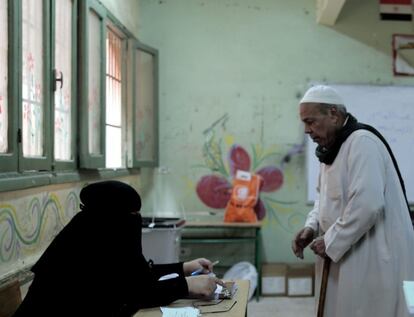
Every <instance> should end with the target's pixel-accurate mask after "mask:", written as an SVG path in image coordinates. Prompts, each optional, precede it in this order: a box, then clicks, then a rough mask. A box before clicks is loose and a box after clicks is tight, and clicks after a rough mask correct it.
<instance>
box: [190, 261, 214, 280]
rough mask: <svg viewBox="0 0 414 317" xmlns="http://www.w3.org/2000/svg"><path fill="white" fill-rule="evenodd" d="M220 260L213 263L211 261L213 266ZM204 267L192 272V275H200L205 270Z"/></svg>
mask: <svg viewBox="0 0 414 317" xmlns="http://www.w3.org/2000/svg"><path fill="white" fill-rule="evenodd" d="M218 263H219V261H218V260H217V261H214V262H213V263H211V266H214V265H216V264H218ZM203 270H204V268H199V269H197V270H195V271H194V272H192V273H191V276H195V275H200V274H201V273H202V272H203Z"/></svg>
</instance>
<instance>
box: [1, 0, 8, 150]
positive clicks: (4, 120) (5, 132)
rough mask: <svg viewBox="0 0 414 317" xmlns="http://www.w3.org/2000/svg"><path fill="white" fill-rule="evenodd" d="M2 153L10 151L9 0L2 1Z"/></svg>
mask: <svg viewBox="0 0 414 317" xmlns="http://www.w3.org/2000/svg"><path fill="white" fill-rule="evenodd" d="M0 29H1V32H0V153H7V152H8V151H7V150H8V146H9V145H8V141H7V138H8V121H9V119H8V106H7V77H8V76H7V70H8V67H7V45H8V27H7V0H1V1H0Z"/></svg>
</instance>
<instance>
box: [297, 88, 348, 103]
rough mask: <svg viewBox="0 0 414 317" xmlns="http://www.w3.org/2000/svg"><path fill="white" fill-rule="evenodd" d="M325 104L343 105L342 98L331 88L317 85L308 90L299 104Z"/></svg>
mask: <svg viewBox="0 0 414 317" xmlns="http://www.w3.org/2000/svg"><path fill="white" fill-rule="evenodd" d="M305 102H308V103H326V104H330V105H344V101H343V100H342V97H341V96H340V95H339V94H338V92H337V91H336V90H335V89H333V88H332V87H329V86H325V85H317V86H313V87H311V88H309V89H308V91H307V92H305V94H304V95H303V97H302V99H301V101H300V103H305Z"/></svg>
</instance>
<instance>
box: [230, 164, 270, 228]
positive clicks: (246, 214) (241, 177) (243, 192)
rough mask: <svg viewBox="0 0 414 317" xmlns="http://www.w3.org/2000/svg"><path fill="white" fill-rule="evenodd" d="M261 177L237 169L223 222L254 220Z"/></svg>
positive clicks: (255, 218) (255, 219)
mask: <svg viewBox="0 0 414 317" xmlns="http://www.w3.org/2000/svg"><path fill="white" fill-rule="evenodd" d="M261 182H262V178H261V177H260V176H259V175H254V174H251V173H249V172H245V171H237V173H236V177H235V178H234V179H233V190H232V193H231V197H230V200H229V202H228V204H227V207H226V213H225V214H224V222H256V221H257V217H256V213H255V212H254V207H255V206H256V204H257V200H258V199H259V188H260V185H261Z"/></svg>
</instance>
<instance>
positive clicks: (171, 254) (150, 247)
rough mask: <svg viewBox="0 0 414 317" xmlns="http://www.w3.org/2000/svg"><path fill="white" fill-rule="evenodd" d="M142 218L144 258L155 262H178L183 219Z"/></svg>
mask: <svg viewBox="0 0 414 317" xmlns="http://www.w3.org/2000/svg"><path fill="white" fill-rule="evenodd" d="M142 220H143V221H142V253H143V254H144V256H145V258H146V260H147V261H148V260H152V261H153V262H154V263H155V264H165V263H175V262H178V261H179V256H180V247H181V230H182V228H183V226H184V224H185V220H183V219H180V218H160V217H157V218H154V219H152V218H151V217H148V218H147V217H143V219H142Z"/></svg>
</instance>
